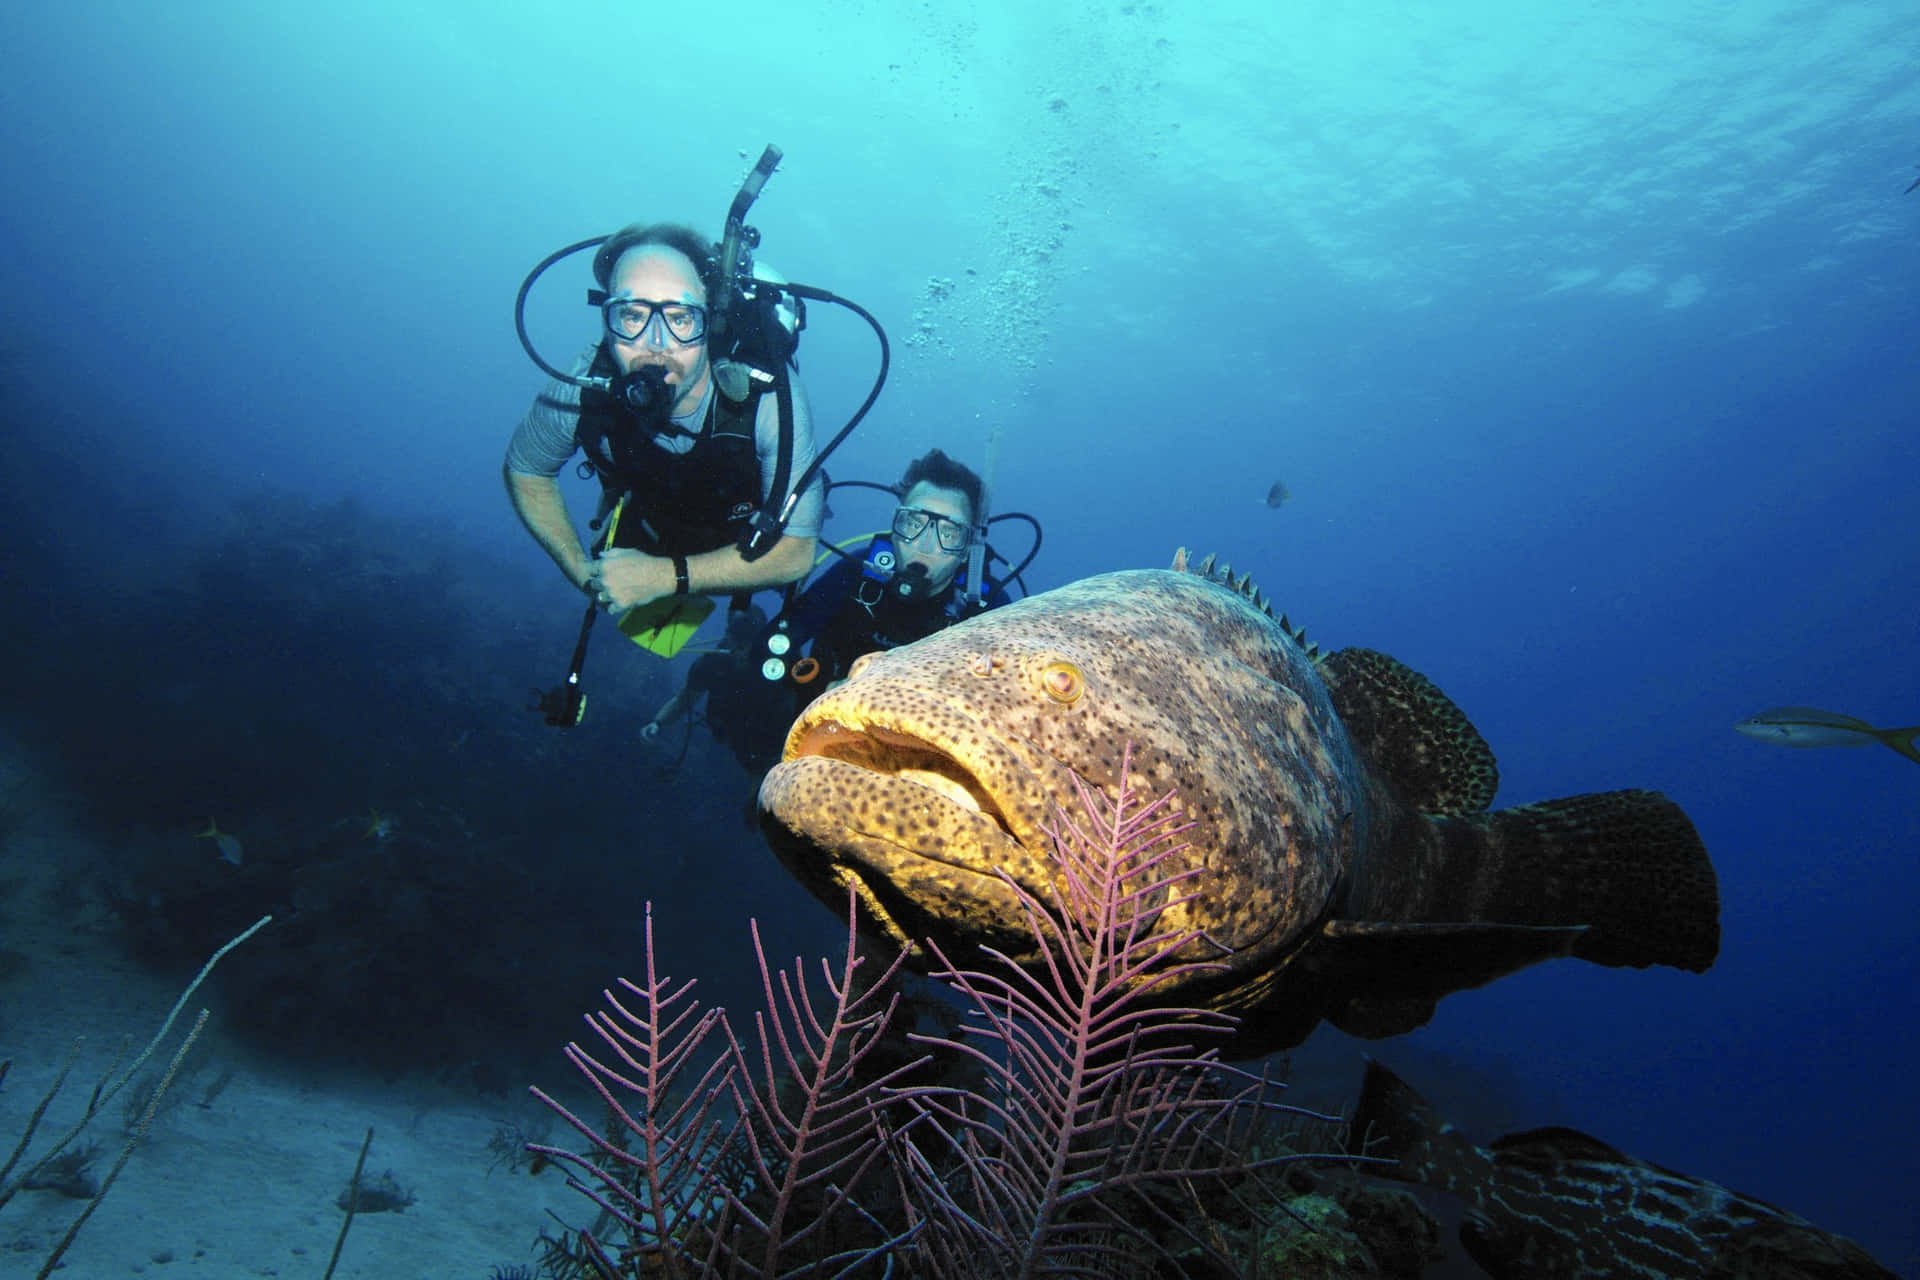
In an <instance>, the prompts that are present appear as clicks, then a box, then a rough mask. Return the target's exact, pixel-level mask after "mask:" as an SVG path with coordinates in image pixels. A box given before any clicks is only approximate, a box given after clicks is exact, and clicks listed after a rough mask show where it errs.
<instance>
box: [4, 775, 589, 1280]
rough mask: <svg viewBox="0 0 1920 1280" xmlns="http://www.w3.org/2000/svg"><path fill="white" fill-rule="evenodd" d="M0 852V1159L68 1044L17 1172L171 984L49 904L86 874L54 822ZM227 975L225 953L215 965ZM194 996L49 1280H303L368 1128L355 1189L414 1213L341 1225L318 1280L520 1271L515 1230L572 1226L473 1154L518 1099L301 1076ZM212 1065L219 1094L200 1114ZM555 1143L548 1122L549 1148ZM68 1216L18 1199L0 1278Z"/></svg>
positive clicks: (524, 1236) (174, 991)
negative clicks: (92, 1205)
mask: <svg viewBox="0 0 1920 1280" xmlns="http://www.w3.org/2000/svg"><path fill="white" fill-rule="evenodd" d="M0 838H3V839H4V840H5V843H4V845H0V949H4V950H6V951H10V952H17V953H23V954H24V955H26V956H27V957H28V960H27V963H26V964H25V966H24V967H19V966H16V969H15V971H13V972H11V973H6V972H4V971H0V1060H5V1059H12V1061H13V1066H12V1068H11V1070H10V1072H9V1073H8V1075H7V1077H6V1080H5V1083H4V1086H0V1160H4V1158H5V1153H6V1152H10V1151H11V1150H12V1149H13V1146H14V1144H15V1143H16V1142H17V1141H18V1140H19V1135H20V1134H21V1133H22V1132H23V1130H24V1127H25V1125H26V1122H27V1120H28V1118H29V1116H30V1115H31V1113H32V1110H33V1108H34V1106H35V1105H36V1104H37V1103H38V1102H39V1101H40V1099H41V1098H42V1097H43V1096H44V1094H45V1092H46V1090H47V1088H48V1086H49V1085H50V1084H51V1083H52V1082H53V1080H54V1078H55V1077H56V1076H57V1074H58V1072H59V1069H60V1066H61V1063H62V1062H63V1061H64V1059H65V1058H66V1055H67V1052H68V1047H69V1045H71V1043H72V1042H73V1040H74V1038H75V1037H76V1036H79V1037H84V1040H83V1042H82V1044H81V1048H80V1053H79V1057H78V1060H77V1061H76V1063H75V1066H74V1069H73V1071H72V1073H71V1074H70V1075H69V1077H68V1079H67V1081H66V1084H65V1086H64V1087H63V1088H62V1089H61V1091H60V1093H59V1095H58V1096H57V1097H56V1099H55V1100H54V1103H53V1105H52V1106H51V1108H50V1109H49V1110H48V1113H47V1116H46V1118H45V1119H44V1120H43V1121H42V1122H41V1124H40V1128H39V1133H38V1136H37V1138H36V1141H35V1142H34V1144H33V1147H32V1148H31V1149H30V1151H29V1154H28V1156H27V1159H26V1161H23V1164H22V1167H24V1165H25V1164H26V1163H29V1162H31V1161H32V1160H33V1159H34V1158H35V1155H36V1153H38V1152H40V1151H43V1150H44V1149H45V1148H46V1146H47V1144H48V1142H49V1140H50V1139H51V1138H52V1137H54V1136H57V1135H58V1134H60V1133H64V1132H65V1131H66V1130H67V1129H68V1128H69V1127H71V1125H72V1123H73V1122H74V1121H75V1120H76V1119H77V1118H78V1117H79V1116H80V1114H81V1113H82V1111H83V1110H84V1108H85V1106H86V1100H87V1097H88V1095H89V1094H90V1093H91V1091H92V1090H93V1088H94V1086H95V1083H96V1082H97V1081H98V1080H99V1079H100V1078H101V1075H102V1073H103V1072H104V1071H105V1070H106V1068H107V1066H108V1064H109V1063H110V1061H111V1060H112V1058H113V1056H114V1054H115V1051H116V1050H117V1049H118V1048H119V1047H120V1045H121V1042H122V1039H123V1038H124V1037H131V1038H132V1040H133V1046H132V1050H131V1051H130V1052H135V1053H137V1052H138V1051H139V1049H140V1047H141V1046H142V1045H144V1044H146V1042H147V1041H148V1040H149V1039H150V1038H151V1037H152V1036H153V1034H154V1033H155V1032H156V1031H157V1030H158V1029H159V1028H160V1025H161V1023H162V1022H163V1021H164V1019H165V1018H166V1015H167V1011H168V1010H169V1009H170V1008H172V1006H173V1004H174V1001H175V1000H176V999H177V998H178V997H179V995H180V992H181V990H182V989H183V988H184V986H185V985H186V979H182V980H178V981H175V980H172V979H162V978H160V977H157V976H155V975H153V974H150V973H147V972H144V971H143V970H141V968H140V967H139V966H138V965H137V964H135V963H134V962H133V961H132V960H131V959H129V958H127V957H126V956H125V954H124V953H123V951H122V950H121V948H120V946H119V944H118V943H117V941H116V939H115V927H116V926H115V921H114V920H113V918H112V916H111V915H109V914H108V913H107V911H106V910H105V908H104V907H103V906H100V905H98V904H97V902H96V901H94V900H93V899H80V900H79V901H78V903H77V905H74V906H71V907H69V906H68V904H69V903H70V902H73V901H74V895H72V894H70V893H65V892H64V891H63V890H62V885H63V883H65V879H66V878H65V877H64V876H63V874H62V871H63V868H67V867H71V866H73V865H75V863H76V862H83V861H86V860H89V859H90V851H89V849H88V847H87V845H86V843H85V841H84V840H83V839H81V838H80V837H78V836H76V835H75V834H74V833H73V829H72V827H71V826H70V825H69V824H68V823H67V822H66V821H65V820H64V818H63V815H61V814H59V813H58V812H56V811H54V810H53V809H52V807H51V806H48V805H39V806H36V807H35V808H34V809H33V810H32V811H31V812H30V813H29V814H28V815H27V818H26V820H25V821H24V822H22V823H19V824H17V825H16V826H14V827H10V828H9V829H8V830H7V831H0ZM268 927H269V928H271V927H272V926H268ZM245 963H246V948H245V946H244V945H243V946H242V947H240V948H239V949H237V950H235V951H234V952H232V953H231V954H229V955H228V956H227V957H226V959H224V960H223V961H222V962H221V964H222V966H225V965H244V964H245ZM216 973H217V970H216ZM613 976H615V975H612V974H609V975H608V977H609V978H610V979H611V978H612V977H613ZM190 977H191V975H190V974H189V975H188V978H190ZM213 985H215V984H214V983H211V982H210V983H209V984H208V987H211V986H213ZM208 987H203V988H202V989H201V991H200V992H199V993H198V994H197V995H196V998H195V999H194V1001H192V1002H191V1003H190V1004H189V1005H188V1006H187V1007H186V1008H185V1009H184V1010H183V1011H182V1012H181V1015H180V1018H179V1020H178V1022H177V1023H176V1025H175V1027H174V1029H173V1031H172V1033H171V1034H170V1035H169V1037H168V1040H167V1042H166V1044H165V1045H164V1046H163V1047H162V1048H161V1049H160V1050H158V1051H156V1053H155V1055H154V1058H155V1063H154V1064H153V1065H154V1066H155V1067H158V1066H163V1065H164V1063H165V1060H166V1058H167V1057H168V1056H169V1055H170V1054H171V1053H172V1052H173V1050H174V1049H175V1048H177V1046H178V1044H179V1042H180V1040H181V1039H182V1038H183V1036H184V1035H185V1033H186V1031H187V1030H188V1028H189V1027H190V1026H191V1023H192V1021H193V1017H194V1015H195V1014H196V1013H197V1012H198V1011H199V1009H200V1008H201V1007H209V1008H211V1009H212V1010H213V1014H212V1017H211V1018H210V1019H209V1020H208V1022H207V1026H206V1030H205V1031H204V1032H203V1034H202V1036H201V1038H200V1041H199V1043H198V1044H196V1045H195V1046H194V1049H193V1053H192V1055H191V1057H190V1059H189V1060H188V1061H187V1062H186V1063H185V1064H184V1065H183V1067H182V1078H183V1079H182V1083H179V1084H177V1085H176V1086H175V1091H176V1092H177V1094H178V1100H177V1101H176V1102H174V1103H172V1104H171V1105H168V1106H166V1107H165V1108H164V1110H163V1112H162V1113H161V1114H160V1116H159V1118H158V1119H157V1120H156V1122H155V1124H154V1126H153V1129H152V1131H151V1132H150V1133H149V1134H148V1136H147V1138H146V1141H145V1142H144V1143H142V1144H141V1146H140V1147H139V1148H138V1149H137V1150H136V1151H135V1152H134V1154H133V1157H132V1159H131V1160H130V1161H129V1162H128V1163H127V1165H126V1167H125V1169H123V1170H122V1171H121V1173H120V1176H119V1178H118V1179H117V1180H116V1181H115V1182H114V1184H113V1187H112V1189H111V1191H109V1193H108V1194H107V1196H106V1199H105V1200H104V1201H103V1202H102V1203H101V1206H100V1208H99V1209H98V1210H96V1211H95V1213H94V1214H93V1216H92V1218H91V1219H89V1220H88V1222H87V1224H86V1225H85V1227H84V1228H83V1229H82V1230H81V1232H80V1235H79V1237H78V1238H77V1239H76V1240H75V1242H74V1244H73V1245H72V1246H71V1247H70V1248H69V1249H68V1251H67V1253H66V1255H65V1258H64V1264H63V1267H62V1269H61V1270H60V1271H59V1272H58V1273H57V1274H59V1275H62V1276H68V1277H86V1278H88V1280H93V1278H96V1277H98V1278H100V1280H112V1278H113V1277H120V1276H129V1275H142V1276H172V1275H180V1276H186V1275H191V1276H196V1277H205V1278H207V1280H215V1278H221V1280H224V1278H225V1277H234V1278H235V1280H238V1278H240V1277H259V1276H279V1277H302V1278H311V1280H318V1278H319V1277H320V1276H321V1275H322V1274H323V1273H324V1272H325V1271H326V1266H327V1259H328V1257H329V1255H330V1254H331V1252H332V1250H333V1244H334V1239H335V1237H336V1235H337V1234H338V1233H339V1229H340V1223H341V1219H342V1216H343V1215H342V1213H341V1211H340V1208H339V1206H338V1204H337V1203H336V1202H337V1200H338V1198H339V1197H340V1195H341V1193H342V1192H343V1191H344V1190H345V1189H346V1186H347V1183H348V1179H349V1177H350V1176H351V1174H352V1172H353V1164H354V1159H355V1157H356V1156H357V1155H358V1154H359V1150H360V1144H361V1142H362V1140H363V1139H365V1137H366V1133H367V1129H368V1128H369V1127H371V1128H372V1129H373V1131H374V1135H373V1145H372V1148H371V1149H370V1150H369V1152H368V1154H367V1165H366V1172H365V1174H364V1175H363V1180H367V1181H371V1180H374V1179H377V1178H378V1177H380V1175H382V1174H384V1173H386V1172H387V1171H389V1170H391V1171H392V1173H393V1176H394V1178H395V1180H396V1181H397V1182H398V1183H399V1184H400V1185H401V1186H402V1187H404V1188H406V1189H408V1190H410V1191H412V1192H413V1193H414V1194H415V1195H416V1196H417V1197H418V1198H417V1200H416V1202H415V1203H414V1204H412V1205H411V1206H409V1207H408V1208H406V1209H405V1210H403V1211H400V1212H384V1213H364V1212H363V1213H361V1214H359V1215H357V1216H356V1217H355V1219H354V1222H353V1226H352V1229H351V1231H350V1232H349V1234H348V1236H347V1240H346V1245H345V1248H344V1250H343V1251H342V1254H341V1257H340V1262H339V1266H338V1267H337V1269H336V1270H335V1272H334V1275H335V1276H336V1277H337V1278H338V1280H353V1278H354V1277H361V1278H363V1280H374V1278H376V1277H378V1278H379V1280H413V1278H415V1277H419V1278H420V1280H426V1278H427V1277H432V1278H433V1280H468V1278H469V1277H471V1278H472V1280H486V1278H487V1277H488V1276H490V1275H491V1274H492V1273H493V1269H494V1268H495V1267H501V1268H509V1267H511V1266H512V1265H514V1264H521V1265H525V1266H527V1267H529V1268H530V1269H536V1270H537V1266H536V1263H537V1259H536V1258H535V1255H534V1253H533V1250H532V1246H533V1243H534V1240H535V1237H536V1236H537V1235H538V1234H539V1232H540V1231H541V1230H542V1228H543V1227H545V1228H547V1229H548V1230H549V1232H550V1233H551V1232H552V1231H553V1230H555V1229H556V1228H555V1224H554V1223H553V1220H552V1219H551V1218H549V1217H547V1216H546V1210H547V1209H549V1208H551V1209H553V1210H554V1211H555V1212H557V1213H559V1214H561V1215H563V1216H564V1217H565V1218H566V1220H567V1221H568V1222H569V1223H580V1222H583V1221H590V1211H591V1205H589V1204H588V1202H587V1201H586V1200H585V1199H584V1198H582V1197H581V1196H580V1195H579V1194H578V1193H577V1192H574V1191H571V1190H569V1189H568V1188H567V1187H566V1185H565V1182H564V1179H563V1177H562V1175H561V1174H560V1173H559V1172H557V1171H556V1170H553V1169H548V1170H546V1171H545V1172H543V1173H541V1174H540V1175H538V1176H537V1177H533V1176H529V1175H528V1174H527V1173H526V1172H525V1171H524V1170H522V1171H518V1172H516V1171H513V1170H511V1169H509V1168H508V1167H506V1166H505V1165H498V1166H496V1167H492V1168H491V1169H490V1166H495V1156H494V1154H493V1153H491V1152H490V1151H489V1149H488V1144H489V1141H490V1140H491V1139H492V1138H493V1137H494V1135H495V1134H496V1133H498V1132H499V1131H500V1129H501V1126H502V1125H503V1124H517V1125H520V1126H522V1127H523V1128H532V1127H534V1126H536V1125H538V1124H539V1123H540V1121H541V1119H542V1113H543V1109H542V1108H541V1107H540V1106H539V1104H538V1103H537V1102H535V1101H534V1100H532V1099H530V1098H528V1097H526V1096H525V1095H524V1093H520V1092H518V1091H516V1093H515V1094H514V1095H513V1096H509V1097H506V1098H499V1097H489V1096H481V1095H478V1094H476V1093H475V1092H473V1091H471V1090H466V1089H462V1088H458V1087H451V1086H448V1085H445V1084H440V1083H436V1082H434V1081H432V1080H429V1079H424V1078H423V1079H419V1080H409V1079H405V1078H401V1079H392V1080H387V1079H381V1078H378V1077H375V1076H372V1075H370V1074H369V1075H361V1074H356V1073H354V1072H351V1071H349V1070H344V1069H342V1068H340V1067H338V1066H337V1065H335V1066H330V1067H328V1068H327V1069H325V1070H311V1071H302V1070H300V1069H299V1067H298V1066H297V1065H296V1064H291V1063H289V1062H287V1061H286V1060H285V1059H284V1058H269V1057H267V1056H266V1055H263V1054H260V1053H256V1052H254V1051H252V1050H250V1049H248V1048H246V1047H244V1046H241V1045H239V1044H238V1043H237V1042H236V1041H235V1040H234V1039H233V1038H232V1037H231V1036H230V1035H228V1034H227V1033H226V1032H225V1031H224V1030H223V1028H222V1025H221V1021H222V1020H221V1012H220V1007H219V1001H218V999H217V998H216V997H213V996H210V995H209V992H208ZM560 1049H561V1046H559V1045H556V1046H554V1055H553V1064H552V1069H551V1070H550V1071H546V1072H543V1073H541V1081H540V1082H541V1083H542V1084H544V1085H546V1086H548V1087H549V1088H552V1087H555V1086H556V1084H558V1085H560V1086H561V1087H565V1084H566V1083H567V1082H568V1081H569V1073H570V1071H571V1068H569V1067H568V1066H567V1064H566V1063H565V1061H564V1060H563V1059H562V1057H561V1055H560ZM228 1069H231V1070H232V1072H233V1075H232V1077H231V1080H230V1083H228V1084H227V1086H226V1087H225V1088H224V1089H222V1090H220V1091H219V1093H218V1094H217V1096H215V1097H214V1098H213V1100H212V1102H211V1104H210V1105H207V1106H205V1107H202V1106H201V1105H200V1101H201V1099H202V1098H203V1097H204V1095H205V1094H206V1093H207V1092H208V1090H209V1088H210V1086H211V1085H212V1084H213V1083H214V1082H215V1081H216V1080H218V1079H219V1078H220V1077H221V1075H222V1074H223V1073H225V1072H226V1071H227V1070H228ZM143 1074H145V1073H143ZM132 1092H133V1091H132V1090H131V1089H130V1090H128V1091H127V1092H126V1093H123V1094H121V1095H120V1097H118V1098H115V1099H114V1100H113V1101H112V1102H110V1103H108V1104H106V1106H105V1107H104V1108H103V1109H102V1111H101V1114H99V1115H98V1116H96V1117H95V1119H94V1120H93V1122H92V1124H91V1126H90V1128H89V1130H88V1132H87V1133H85V1134H83V1135H82V1136H81V1138H80V1139H79V1141H80V1142H81V1143H86V1142H89V1141H90V1142H93V1143H96V1144H98V1147H99V1153H98V1158H97V1159H96V1160H95V1162H94V1165H93V1170H94V1172H95V1173H96V1175H102V1176H103V1175H104V1174H105V1173H106V1172H107V1171H108V1170H110V1169H111V1167H112V1165H113V1162H114V1160H115V1158H116V1157H117V1156H118V1154H119V1151H120V1148H121V1146H122V1144H123V1143H124V1142H125V1140H126V1134H127V1129H128V1118H127V1108H126V1101H127V1098H128V1096H129V1095H130V1094H131V1093H132ZM568 1135H570V1131H566V1130H564V1129H561V1128H559V1127H557V1126H556V1128H555V1129H554V1131H553V1133H552V1134H551V1136H552V1137H554V1138H556V1139H560V1138H562V1137H563V1136H568ZM16 1172H18V1171H17V1170H16ZM84 1207H85V1201H83V1200H78V1199H73V1198H69V1197H67V1196H65V1195H62V1194H60V1193H58V1192H54V1191H22V1192H21V1193H20V1194H19V1195H17V1196H16V1197H15V1198H14V1199H13V1200H12V1201H11V1202H9V1203H8V1204H6V1205H5V1206H4V1207H0V1277H4V1278H6V1280H11V1278H12V1277H16V1276H25V1277H31V1276H33V1275H35V1274H37V1273H38V1271H39V1269H40V1267H41V1265H42V1264H43V1262H44V1261H45V1259H46V1257H47V1255H48V1253H49V1252H50V1251H51V1250H52V1248H53V1247H54V1245H55V1244H56V1243H57V1242H58V1241H59V1239H60V1237H61V1236H62V1235H63V1234H64V1233H65V1232H66V1230H67V1228H68V1227H69V1225H70V1224H71V1223H72V1222H73V1220H74V1219H75V1218H76V1217H77V1216H78V1215H79V1214H80V1212H81V1210H82V1209H83V1208H84Z"/></svg>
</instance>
